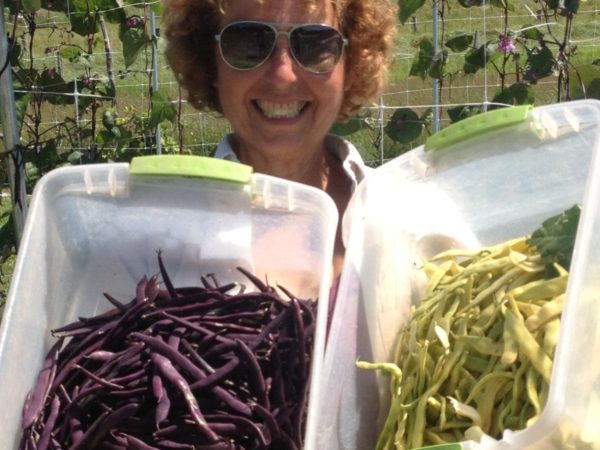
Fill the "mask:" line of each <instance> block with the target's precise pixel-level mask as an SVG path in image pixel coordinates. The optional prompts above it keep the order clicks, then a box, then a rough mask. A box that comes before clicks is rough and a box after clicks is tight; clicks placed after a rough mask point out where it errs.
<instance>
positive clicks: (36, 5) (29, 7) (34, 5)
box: [21, 0, 42, 14]
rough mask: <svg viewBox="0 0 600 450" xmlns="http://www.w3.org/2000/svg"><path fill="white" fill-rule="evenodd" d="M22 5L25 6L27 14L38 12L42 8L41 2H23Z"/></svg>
mask: <svg viewBox="0 0 600 450" xmlns="http://www.w3.org/2000/svg"><path fill="white" fill-rule="evenodd" d="M21 5H22V6H23V12H25V13H27V14H31V13H34V12H36V11H37V10H38V9H40V8H41V7H42V1H41V0H21Z"/></svg>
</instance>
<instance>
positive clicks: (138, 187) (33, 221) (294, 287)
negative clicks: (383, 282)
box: [0, 156, 337, 450]
mask: <svg viewBox="0 0 600 450" xmlns="http://www.w3.org/2000/svg"><path fill="white" fill-rule="evenodd" d="M174 175H175V176H174ZM336 225H337V210H336V208H335V205H334V204H333V202H332V201H331V199H330V198H329V197H328V196H327V195H326V194H324V193H323V192H322V191H320V190H317V189H314V188H310V187H307V186H304V185H301V184H297V183H291V182H288V181H285V180H282V179H278V178H273V177H268V176H265V175H260V174H252V173H251V169H250V168H249V167H248V166H243V165H241V164H235V163H231V162H228V161H221V160H216V159H212V158H198V157H182V156H176V157H174V158H173V157H169V156H159V157H144V158H139V159H134V161H132V164H131V166H130V165H129V164H126V163H118V164H101V165H89V166H77V167H68V168H61V169H56V170H54V171H52V172H51V173H49V174H48V175H46V176H44V177H43V178H42V179H41V180H40V181H39V183H38V184H37V185H36V188H35V191H34V193H33V197H32V201H31V207H30V209H29V213H28V217H27V221H26V225H25V229H24V233H23V239H22V242H21V246H20V249H19V253H18V257H17V262H16V266H15V270H14V275H13V281H12V284H11V288H10V291H9V295H8V299H7V303H6V306H5V310H4V315H3V319H2V325H1V328H0V380H2V382H1V383H0V403H1V404H2V405H4V406H3V407H2V408H0V423H2V433H0V448H1V449H6V450H10V449H15V448H16V447H17V444H18V441H19V438H20V433H21V431H20V421H21V410H22V405H23V402H24V399H25V396H26V394H27V392H28V390H29V389H30V388H31V386H32V385H33V383H34V380H35V378H36V377H37V373H38V371H39V369H40V367H41V363H42V360H43V357H44V355H45V354H46V352H47V351H48V349H49V347H50V345H51V344H52V343H53V341H54V340H53V338H52V337H51V334H50V330H51V329H52V328H56V327H58V326H60V325H63V324H66V323H69V322H71V321H73V320H75V319H76V318H77V317H78V316H90V315H94V314H97V313H99V312H102V311H103V310H108V309H109V308H110V307H111V305H110V303H108V302H107V301H106V300H105V299H104V297H103V293H104V292H108V293H109V294H111V295H112V296H113V297H115V298H118V299H124V300H125V301H128V300H130V299H132V298H134V297H135V286H136V284H137V282H138V281H139V280H140V279H141V278H142V277H143V276H144V275H147V276H150V275H153V274H156V273H158V270H159V269H158V262H157V254H156V252H157V250H161V252H162V257H163V260H164V262H165V266H166V268H167V271H168V272H169V275H170V276H171V278H172V280H173V283H174V285H175V286H199V285H200V276H201V275H206V274H209V273H214V274H215V276H216V277H217V279H218V280H221V281H222V282H230V281H241V282H244V283H245V284H246V285H248V280H247V279H246V278H245V277H244V276H243V275H242V274H241V273H239V272H238V271H237V270H236V267H237V266H242V267H244V268H246V269H248V270H250V271H251V272H253V273H254V274H256V275H257V276H259V277H260V278H262V279H265V277H267V279H268V282H269V283H270V284H271V285H276V284H281V285H283V286H285V287H286V288H287V289H289V290H290V291H291V292H293V293H295V294H296V295H298V296H299V297H303V298H313V299H314V298H316V297H317V296H318V297H319V299H320V300H319V305H318V311H317V314H318V317H317V331H316V336H315V344H314V355H313V362H312V369H313V370H314V371H315V373H318V371H319V370H320V367H321V363H322V356H323V348H324V331H325V327H326V318H327V300H328V291H329V287H330V282H331V259H332V252H333V242H334V236H335V229H336ZM290 236H293V237H294V238H293V239H290V238H289V237H290ZM318 378H319V377H315V378H314V379H318ZM315 389H316V387H315ZM311 395H312V396H315V395H318V392H317V391H316V390H315V391H314V392H312V394H311Z"/></svg>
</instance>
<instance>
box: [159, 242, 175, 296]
mask: <svg viewBox="0 0 600 450" xmlns="http://www.w3.org/2000/svg"><path fill="white" fill-rule="evenodd" d="M156 253H157V254H158V267H159V269H160V275H161V276H162V279H163V282H164V283H165V286H166V288H167V291H168V292H169V294H170V295H171V297H172V298H176V297H177V292H176V291H175V287H174V286H173V283H172V282H171V277H169V274H168V273H167V269H166V268H165V264H164V261H163V259H162V251H161V250H158V252H156Z"/></svg>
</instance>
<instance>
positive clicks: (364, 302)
mask: <svg viewBox="0 0 600 450" xmlns="http://www.w3.org/2000/svg"><path fill="white" fill-rule="evenodd" d="M599 126H600V102H598V101H595V100H585V101H577V102H570V103H562V104H556V105H549V106H542V107H538V108H533V109H532V108H529V107H515V108H511V109H503V110H497V111H492V112H489V113H486V114H484V115H481V116H477V117H474V118H471V119H467V120H465V121H463V122H459V123H457V124H456V125H453V126H451V127H448V128H447V129H446V130H443V131H442V132H440V133H439V134H437V135H435V139H432V140H430V141H429V142H428V143H427V144H426V145H425V146H424V147H420V148H417V149H415V150H413V151H411V152H409V153H407V154H404V155H402V156H400V157H398V158H396V159H394V160H392V161H390V162H389V163H387V164H385V165H383V166H381V167H380V168H378V169H376V171H375V174H374V175H373V176H370V177H369V178H368V179H367V180H366V181H365V182H364V183H363V184H362V185H361V186H360V187H359V189H358V191H357V194H356V195H355V197H354V199H353V208H352V220H349V243H348V249H347V256H346V261H345V266H344V270H343V274H342V280H341V284H340V289H339V294H338V298H337V301H336V310H335V312H334V316H333V320H332V324H331V330H330V334H329V337H328V343H327V348H326V353H325V361H324V368H323V371H322V372H321V374H320V376H321V379H320V380H319V382H318V384H319V390H320V391H321V392H326V393H327V396H326V397H323V401H321V402H320V403H319V405H318V407H317V409H316V413H315V416H313V417H311V418H310V419H311V421H312V422H314V423H317V424H318V428H316V429H315V435H314V440H313V441H311V442H310V446H308V447H307V448H308V449H325V448H326V449H328V450H339V449H353V450H363V449H372V448H374V447H375V442H376V440H377V436H378V434H379V431H380V429H381V424H382V421H383V419H384V418H385V416H386V414H387V404H386V400H385V399H386V398H389V395H390V394H389V381H388V380H389V378H387V377H386V378H383V377H382V378H378V377H380V375H378V374H376V372H374V371H366V370H359V369H357V368H356V366H355V362H356V360H357V359H361V360H365V361H376V362H381V361H392V360H393V357H392V354H393V347H394V339H395V337H396V334H397V332H398V331H399V329H400V327H401V325H403V324H404V323H406V322H407V320H408V318H409V312H410V311H409V310H410V307H411V305H412V304H413V303H416V302H417V301H418V299H419V298H420V296H421V293H422V288H423V275H422V274H421V271H420V269H418V267H419V266H420V264H419V263H418V262H419V261H421V260H422V259H421V258H427V257H430V256H433V255H434V254H436V253H438V252H440V251H443V250H446V249H448V248H453V247H467V248H478V247H480V246H485V245H491V244H494V243H499V242H502V241H504V240H506V239H509V238H515V237H518V236H523V235H526V234H529V233H531V232H533V231H534V230H535V229H537V228H538V227H539V226H540V225H541V223H542V222H543V220H545V219H546V218H549V217H550V216H553V215H555V214H558V213H560V212H562V211H564V210H566V209H568V208H570V207H571V206H573V205H574V204H576V203H579V204H582V207H583V210H582V216H581V218H580V223H579V228H578V234H577V240H576V248H575V251H574V255H573V260H572V263H571V274H570V277H569V284H568V291H567V299H566V306H565V309H564V312H563V318H562V322H561V329H560V337H559V343H558V346H557V349H556V354H555V358H554V366H553V373H552V378H551V383H550V394H549V399H548V402H547V404H546V406H545V408H544V409H543V412H542V415H541V417H540V418H539V420H538V421H537V422H535V423H534V424H533V425H532V426H530V427H528V428H526V429H525V430H521V431H514V432H512V431H510V430H506V431H505V432H504V435H503V437H502V439H501V440H499V441H496V440H493V439H491V438H490V439H484V440H482V442H481V443H474V442H468V443H467V442H464V443H460V444H453V445H448V446H442V447H436V448H439V449H441V448H444V449H461V448H463V449H467V448H468V449H484V448H485V449H503V450H504V449H511V450H512V449H546V450H548V449H592V448H600V427H598V421H599V420H600V358H598V355H600V232H599V231H598V230H600V155H599V150H598V145H599V143H598V136H599V132H600V129H599ZM313 411H314V410H313ZM432 448H433V447H432Z"/></svg>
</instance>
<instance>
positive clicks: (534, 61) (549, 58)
mask: <svg viewBox="0 0 600 450" xmlns="http://www.w3.org/2000/svg"><path fill="white" fill-rule="evenodd" d="M527 53H528V56H527V62H526V63H525V73H524V74H523V79H524V80H525V81H528V82H529V83H531V84H536V83H537V81H538V80H539V79H541V78H544V77H547V76H549V75H551V74H552V70H553V69H554V55H553V54H552V52H551V51H550V49H549V48H548V47H545V46H544V47H534V48H532V49H531V50H528V51H527Z"/></svg>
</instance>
